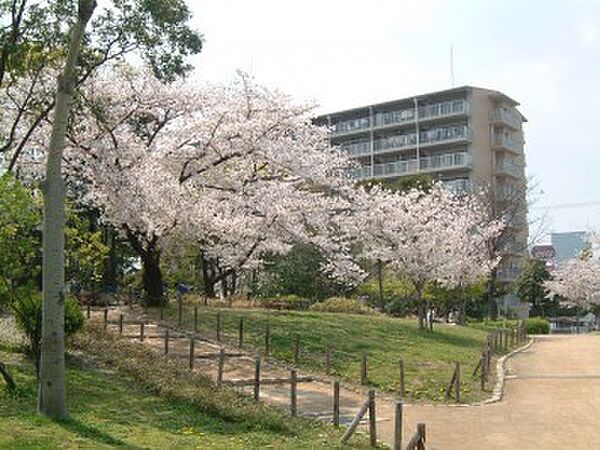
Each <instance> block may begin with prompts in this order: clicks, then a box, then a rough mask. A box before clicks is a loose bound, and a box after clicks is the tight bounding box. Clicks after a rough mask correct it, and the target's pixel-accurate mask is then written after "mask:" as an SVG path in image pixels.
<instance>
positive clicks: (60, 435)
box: [0, 336, 367, 449]
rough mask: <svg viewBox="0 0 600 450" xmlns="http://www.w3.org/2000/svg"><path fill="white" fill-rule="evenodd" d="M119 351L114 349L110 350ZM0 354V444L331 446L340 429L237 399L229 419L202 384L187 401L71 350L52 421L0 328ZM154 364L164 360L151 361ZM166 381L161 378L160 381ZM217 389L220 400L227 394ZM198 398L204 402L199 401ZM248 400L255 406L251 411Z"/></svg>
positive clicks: (28, 370)
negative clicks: (3, 376) (3, 368)
mask: <svg viewBox="0 0 600 450" xmlns="http://www.w3.org/2000/svg"><path fill="white" fill-rule="evenodd" d="M107 342H108V341H107ZM138 347H139V346H138ZM125 350H126V348H125ZM119 351H120V350H119V349H117V350H116V354H117V355H119ZM120 357H121V356H119V358H120ZM133 358H137V355H134V356H133ZM0 361H3V362H5V363H7V365H8V367H9V369H10V371H11V372H12V374H13V376H14V378H15V381H16V383H17V385H18V390H17V392H16V393H13V394H9V393H8V392H6V390H5V388H4V386H3V382H2V381H1V380H0V448H10V449H58V448H60V449H65V448H68V449H75V448H77V449H79V448H94V449H96V448H131V449H137V448H153V449H154V448H157V449H194V448H197V449H217V448H218V449H246V448H278V449H279V448H281V449H321V448H337V447H338V442H339V436H340V433H339V432H338V431H336V430H334V429H333V428H332V427H329V426H326V425H324V424H321V423H317V422H314V421H309V420H290V419H289V418H288V417H286V416H285V415H284V414H283V413H280V412H278V411H273V410H272V409H271V408H267V407H264V406H259V407H256V406H254V405H251V406H248V405H246V404H245V403H243V400H241V401H240V405H233V406H232V407H234V408H237V409H239V410H240V411H241V412H240V413H239V416H238V418H236V419H232V417H227V414H225V415H223V416H221V415H220V414H219V410H218V409H215V408H212V410H211V407H210V405H211V403H210V400H206V399H202V398H200V399H198V398H197V397H198V396H202V395H204V393H203V392H204V391H202V390H201V389H200V390H198V389H197V386H192V387H190V389H189V391H190V392H191V394H190V395H195V396H196V398H194V402H192V401H186V400H185V398H183V399H179V400H177V399H173V398H171V397H168V396H166V397H165V396H163V395H157V394H155V393H151V391H149V390H148V389H144V388H142V387H140V383H139V380H135V379H133V378H132V377H131V376H130V374H128V373H123V372H119V371H115V370H113V369H110V370H106V369H99V368H92V367H90V365H89V364H87V363H82V362H81V360H78V359H74V358H69V364H68V366H69V368H68V401H69V410H70V414H71V418H70V419H69V420H67V421H62V422H56V421H52V420H49V419H47V418H44V417H41V416H39V415H38V414H36V410H35V404H36V380H35V375H34V372H33V370H32V366H31V364H30V363H29V362H28V361H27V360H25V359H24V357H23V356H22V355H21V354H20V353H18V352H17V349H16V348H15V347H14V346H11V345H8V344H6V343H4V344H3V343H2V340H1V336H0ZM126 363H127V362H125V364H126ZM133 365H135V364H133ZM117 366H118V365H116V366H115V367H117ZM159 370H164V368H163V369H160V367H159ZM164 374H165V373H163V375H164ZM169 381H170V380H169V379H166V380H164V382H165V384H167V383H169ZM215 391H216V390H215V389H214V388H213V389H212V395H213V396H214V397H217V398H218V397H219V396H220V395H221V394H219V393H218V391H217V392H215ZM225 394H226V395H224V399H223V402H227V401H229V400H231V399H230V398H229V397H231V398H233V397H232V396H234V395H235V394H233V393H225ZM185 395H187V394H186V393H184V396H185ZM190 398H191V397H190ZM205 403H206V404H207V405H209V406H206V407H202V406H199V405H203V404H205ZM244 408H246V409H247V411H244ZM251 408H255V409H256V415H253V412H254V410H252V409H251ZM224 409H225V408H224ZM262 412H265V413H266V415H267V416H268V418H267V419H265V420H262V419H261V418H260V417H259V415H260V414H262ZM352 442H353V443H354V444H353V445H357V446H358V448H363V447H364V448H366V447H367V446H366V445H365V442H366V439H365V437H364V436H356V437H354V438H353V440H352Z"/></svg>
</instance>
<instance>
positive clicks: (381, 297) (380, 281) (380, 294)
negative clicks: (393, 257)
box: [377, 259, 385, 308]
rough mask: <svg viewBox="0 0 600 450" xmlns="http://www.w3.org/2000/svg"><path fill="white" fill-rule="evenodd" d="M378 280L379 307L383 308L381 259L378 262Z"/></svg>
mask: <svg viewBox="0 0 600 450" xmlns="http://www.w3.org/2000/svg"><path fill="white" fill-rule="evenodd" d="M377 280H378V282H379V306H380V307H382V308H383V306H384V303H385V302H384V300H383V263H382V262H381V260H380V259H378V260H377Z"/></svg>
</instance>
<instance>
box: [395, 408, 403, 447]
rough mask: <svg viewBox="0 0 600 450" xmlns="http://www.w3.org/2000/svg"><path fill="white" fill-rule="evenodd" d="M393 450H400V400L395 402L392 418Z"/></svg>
mask: <svg viewBox="0 0 600 450" xmlns="http://www.w3.org/2000/svg"><path fill="white" fill-rule="evenodd" d="M394 450H402V400H398V401H397V402H396V414H395V416H394Z"/></svg>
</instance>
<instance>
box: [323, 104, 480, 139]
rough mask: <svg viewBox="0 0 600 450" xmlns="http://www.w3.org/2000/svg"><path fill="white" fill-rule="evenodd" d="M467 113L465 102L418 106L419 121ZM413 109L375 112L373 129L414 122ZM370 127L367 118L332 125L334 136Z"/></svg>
mask: <svg viewBox="0 0 600 450" xmlns="http://www.w3.org/2000/svg"><path fill="white" fill-rule="evenodd" d="M468 112H469V102H467V101H466V100H463V99H460V100H450V101H446V102H440V103H434V104H433V105H423V106H419V120H420V121H421V120H423V121H426V120H430V119H438V118H443V117H452V116H457V115H462V114H467V113H468ZM415 119H416V114H415V108H414V107H411V108H404V109H399V110H395V111H387V112H377V113H375V116H374V118H373V122H374V123H373V127H386V126H389V125H397V124H402V123H412V122H415ZM370 127H371V118H370V117H368V116H363V117H359V118H356V119H351V120H344V121H340V122H337V123H335V124H334V125H333V128H334V131H333V133H334V134H344V133H353V132H356V131H362V130H365V129H367V128H370Z"/></svg>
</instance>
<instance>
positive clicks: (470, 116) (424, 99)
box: [317, 86, 528, 315]
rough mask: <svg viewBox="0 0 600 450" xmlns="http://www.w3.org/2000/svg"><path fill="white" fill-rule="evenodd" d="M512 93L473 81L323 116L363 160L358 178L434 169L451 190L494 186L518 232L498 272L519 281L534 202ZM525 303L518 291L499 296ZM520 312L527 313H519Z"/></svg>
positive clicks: (506, 305) (336, 139)
mask: <svg viewBox="0 0 600 450" xmlns="http://www.w3.org/2000/svg"><path fill="white" fill-rule="evenodd" d="M518 105H519V104H518V103H517V102H516V101H515V100H513V99H512V98H510V97H508V96H507V95H505V94H503V93H501V92H498V91H494V90H489V89H482V88H477V87H471V86H464V87H459V88H453V89H448V90H445V91H440V92H434V93H430V94H423V95H417V96H415V97H409V98H404V99H399V100H393V101H389V102H385V103H379V104H373V105H367V106H363V107H359V108H353V109H349V110H345V111H337V112H333V113H330V114H326V115H323V116H321V117H319V118H317V122H318V123H321V124H325V125H329V126H330V127H331V128H332V130H333V131H332V134H331V143H332V144H334V145H339V146H340V147H341V148H342V149H343V150H345V151H346V152H347V153H348V154H349V155H350V157H351V158H352V159H354V160H355V161H356V162H357V163H359V167H358V168H357V169H356V170H355V171H354V172H353V173H352V176H353V177H354V178H355V179H357V180H363V179H373V178H384V179H392V180H393V179H398V178H402V177H406V176H410V175H415V174H428V175H429V176H431V177H432V178H433V179H434V180H439V181H441V182H442V183H444V184H445V185H446V186H448V187H449V188H451V189H455V190H471V189H473V188H475V187H477V186H485V187H490V188H491V189H493V191H494V193H495V194H494V198H495V199H496V202H497V204H500V206H498V208H501V207H502V206H501V203H506V204H517V205H518V213H517V215H516V216H515V217H514V218H513V219H512V220H511V223H509V224H508V226H509V227H510V228H512V229H514V235H513V237H512V239H511V242H509V243H508V244H507V246H506V249H505V252H504V254H503V255H502V262H501V263H500V266H499V268H498V277H499V279H500V280H501V281H503V282H506V283H512V282H514V281H515V280H516V279H517V277H518V276H519V273H520V271H521V269H522V267H523V264H524V261H525V259H526V256H527V237H528V227H527V203H526V192H525V190H526V185H527V182H526V178H525V153H524V138H523V122H525V121H526V119H525V118H524V117H523V115H522V114H521V113H520V112H519V110H518V109H517V106H518ZM499 303H500V307H501V309H502V310H504V311H505V312H508V309H510V308H512V309H513V310H515V309H523V308H522V306H523V305H519V304H518V303H517V302H515V298H514V296H507V298H504V299H502V300H501V301H500V302H499ZM519 314H520V315H522V314H524V313H523V312H519Z"/></svg>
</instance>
